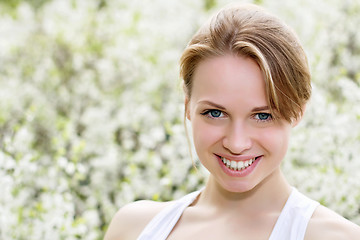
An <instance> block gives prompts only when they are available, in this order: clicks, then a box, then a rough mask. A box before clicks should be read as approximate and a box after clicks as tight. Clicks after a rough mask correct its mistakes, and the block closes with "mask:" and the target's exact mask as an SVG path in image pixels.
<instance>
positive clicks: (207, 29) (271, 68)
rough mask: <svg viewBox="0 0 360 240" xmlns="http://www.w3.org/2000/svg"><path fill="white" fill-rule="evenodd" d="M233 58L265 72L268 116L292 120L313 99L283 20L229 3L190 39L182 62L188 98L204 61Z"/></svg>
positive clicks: (300, 53) (292, 37)
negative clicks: (254, 64) (252, 62)
mask: <svg viewBox="0 0 360 240" xmlns="http://www.w3.org/2000/svg"><path fill="white" fill-rule="evenodd" d="M227 54H235V55H238V56H245V57H250V58H252V59H254V60H255V61H256V62H257V64H258V65H259V67H260V69H261V71H262V72H263V74H264V79H265V86H266V96H267V101H268V104H269V107H270V110H271V112H272V113H273V114H274V116H275V117H282V118H284V119H285V120H287V121H289V122H291V121H292V120H296V119H298V118H299V117H300V116H301V115H302V114H303V111H304V106H305V104H306V102H307V101H308V99H309V98H310V95H311V83H310V78H311V77H310V72H309V66H308V63H307V58H306V55H305V52H304V50H303V48H302V47H301V44H300V42H299V40H298V38H297V36H296V35H295V33H294V32H293V31H292V30H291V29H290V28H289V27H288V26H286V25H285V24H284V23H283V22H282V21H281V20H279V19H278V18H276V17H275V16H273V15H271V14H269V13H268V12H266V11H265V10H264V9H262V8H260V7H258V6H255V5H252V4H246V5H239V4H236V5H229V6H227V7H225V8H223V9H221V10H220V11H219V12H218V13H217V14H215V15H214V16H213V17H212V18H211V19H210V21H209V22H207V23H206V24H205V25H203V26H202V27H201V28H200V29H199V30H198V32H197V33H196V34H195V35H194V36H193V37H192V39H191V41H190V42H189V44H188V45H187V47H186V48H185V50H184V52H183V55H182V57H181V59H180V76H181V78H182V79H183V88H184V92H185V95H186V97H187V98H188V99H190V98H191V90H192V85H193V84H192V81H193V75H194V72H195V69H196V67H197V66H198V65H199V63H201V62H202V61H204V60H205V59H208V58H212V57H219V56H224V55H227Z"/></svg>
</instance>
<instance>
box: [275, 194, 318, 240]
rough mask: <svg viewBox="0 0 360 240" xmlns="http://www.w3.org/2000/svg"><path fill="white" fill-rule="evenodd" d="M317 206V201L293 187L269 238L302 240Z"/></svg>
mask: <svg viewBox="0 0 360 240" xmlns="http://www.w3.org/2000/svg"><path fill="white" fill-rule="evenodd" d="M318 206H319V203H318V202H316V201H314V200H312V199H310V198H308V197H306V196H305V195H303V194H302V193H300V192H299V191H298V190H297V189H296V188H293V189H292V192H291V194H290V196H289V199H288V200H287V202H286V204H285V206H284V208H283V210H282V211H281V214H280V216H279V218H278V220H277V222H276V224H275V227H274V229H273V231H272V233H271V235H270V238H269V240H303V239H304V237H305V233H306V228H307V225H308V223H309V221H310V218H311V216H312V215H313V213H314V212H315V209H316V208H317V207H318Z"/></svg>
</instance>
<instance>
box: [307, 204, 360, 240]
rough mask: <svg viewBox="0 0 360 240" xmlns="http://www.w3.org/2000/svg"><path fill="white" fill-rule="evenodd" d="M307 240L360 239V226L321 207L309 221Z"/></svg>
mask: <svg viewBox="0 0 360 240" xmlns="http://www.w3.org/2000/svg"><path fill="white" fill-rule="evenodd" d="M305 239H306V240H312V239H316V240H317V239H327V240H332V239H338V240H343V239H360V226H358V225H356V224H355V223H352V222H351V221H349V220H347V219H345V218H344V217H342V216H340V215H339V214H337V213H335V212H334V211H332V210H330V209H329V208H326V207H324V206H322V205H320V206H319V207H318V208H317V209H316V211H315V212H314V214H313V216H312V218H311V219H310V221H309V224H308V227H307V231H306V235H305Z"/></svg>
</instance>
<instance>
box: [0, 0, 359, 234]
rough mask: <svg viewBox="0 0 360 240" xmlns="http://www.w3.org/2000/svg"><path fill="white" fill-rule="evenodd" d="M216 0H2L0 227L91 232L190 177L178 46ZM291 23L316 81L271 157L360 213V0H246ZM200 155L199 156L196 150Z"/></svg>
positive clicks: (311, 187) (320, 194) (189, 183)
mask: <svg viewBox="0 0 360 240" xmlns="http://www.w3.org/2000/svg"><path fill="white" fill-rule="evenodd" d="M228 2H231V1H226V0H198V1H192V0H181V1H173V0H172V1H167V0H151V1H150V0H142V1H141V0H135V1H125V0H109V1H106V0H86V1H80V0H79V1H75V0H31V1H30V0H29V1H25V0H11V1H0V186H1V194H0V238H1V239H102V237H103V234H104V232H105V230H106V228H107V225H108V223H109V222H110V220H111V218H112V216H113V215H114V214H115V212H116V211H117V210H118V209H119V208H120V207H121V206H122V205H124V204H125V203H128V202H131V201H134V200H137V199H153V200H171V199H174V198H178V197H180V196H182V195H184V194H186V193H188V192H190V191H193V190H195V189H198V188H199V187H200V186H202V185H203V184H204V181H205V180H206V175H207V173H206V171H204V169H202V168H201V167H200V169H199V171H195V170H194V169H193V167H192V162H191V158H190V156H189V153H188V147H187V143H186V138H185V130H184V126H183V110H184V109H183V106H182V103H183V96H182V92H181V88H180V80H179V77H178V60H179V57H180V55H181V52H182V50H183V49H184V47H185V45H186V43H187V41H188V40H189V39H190V37H191V35H192V34H193V33H194V32H195V31H196V29H197V28H198V27H199V26H200V24H201V23H203V22H204V21H205V19H207V18H208V17H209V16H210V14H211V13H212V12H213V11H214V10H216V9H218V8H219V7H220V6H223V5H224V4H226V3H228ZM242 2H254V3H257V4H260V5H263V6H264V7H266V8H267V9H269V10H270V11H271V12H273V13H274V14H276V15H278V16H279V17H280V18H282V19H283V20H284V21H285V22H287V23H288V24H289V25H290V26H291V27H293V28H294V29H295V31H296V32H297V33H298V35H299V37H300V39H301V41H302V42H303V44H304V47H305V49H306V51H307V53H308V57H309V62H310V65H311V69H312V75H313V87H314V95H313V97H312V100H311V102H310V104H309V106H308V108H307V113H306V116H305V118H304V120H303V121H302V123H301V124H300V126H298V127H297V128H295V129H294V135H293V139H292V142H291V147H290V149H289V153H288V155H287V159H286V160H285V161H284V164H283V169H284V172H285V174H286V175H287V177H288V178H289V180H290V181H291V182H292V184H293V185H295V186H296V187H298V188H299V189H300V190H301V191H303V192H305V193H307V195H309V196H310V197H312V198H314V199H316V200H318V201H320V202H321V203H322V204H324V205H326V206H328V207H330V208H332V209H334V210H335V211H337V212H339V213H340V214H342V215H343V216H345V217H347V218H348V219H350V220H352V221H354V222H356V223H358V224H359V223H360V217H359V211H360V201H359V200H360V182H359V181H358V180H356V176H357V175H358V172H359V171H360V159H359V156H360V143H359V142H360V107H359V105H360V70H359V69H360V36H359V33H358V31H357V29H358V26H359V25H360V3H359V2H358V1H356V0H353V1H351V0H345V1H337V0H319V1H311V0H302V1H300V0H292V1H279V0H261V1H259V0H257V1H242ZM196 164H198V162H196Z"/></svg>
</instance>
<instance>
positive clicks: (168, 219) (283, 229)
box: [137, 188, 319, 240]
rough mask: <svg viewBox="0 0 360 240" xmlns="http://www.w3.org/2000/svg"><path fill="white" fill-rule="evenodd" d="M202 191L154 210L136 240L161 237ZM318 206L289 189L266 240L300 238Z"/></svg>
mask: <svg viewBox="0 0 360 240" xmlns="http://www.w3.org/2000/svg"><path fill="white" fill-rule="evenodd" d="M201 191H202V190H199V191H196V192H192V193H190V194H188V195H186V196H184V197H182V198H180V199H179V200H176V201H174V202H173V203H172V204H170V205H169V206H167V207H166V208H165V209H163V210H162V211H161V212H160V213H158V214H157V215H156V216H155V217H154V218H153V219H152V220H151V221H150V222H149V223H148V225H147V226H146V227H145V229H144V230H143V231H142V232H141V234H140V236H139V237H138V238H137V240H165V239H166V238H167V237H168V236H169V234H170V232H171V231H172V229H173V228H174V227H175V225H176V223H177V222H178V221H179V219H180V217H181V215H182V214H183V212H184V210H185V209H186V208H187V207H188V206H189V205H190V204H191V203H193V202H194V200H195V199H196V198H197V196H198V195H199V194H200V192H201ZM318 205H319V203H318V202H316V201H314V200H311V199H310V198H308V197H306V196H305V195H303V194H301V193H300V192H299V191H298V190H297V189H296V188H293V189H292V191H291V194H290V196H289V198H288V200H287V201H286V203H285V206H284V208H283V209H282V211H281V213H280V216H279V217H278V219H277V222H276V224H275V226H274V229H273V231H272V233H271V235H270V238H269V240H303V239H304V236H305V233H306V228H307V225H308V223H309V220H310V218H311V216H312V215H313V213H314V211H315V209H316V208H317V206H318Z"/></svg>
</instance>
